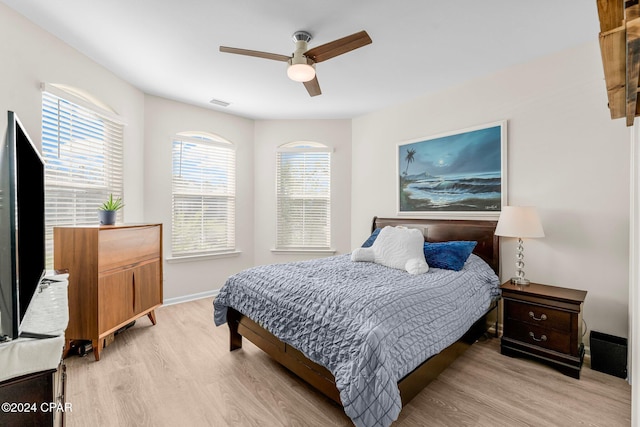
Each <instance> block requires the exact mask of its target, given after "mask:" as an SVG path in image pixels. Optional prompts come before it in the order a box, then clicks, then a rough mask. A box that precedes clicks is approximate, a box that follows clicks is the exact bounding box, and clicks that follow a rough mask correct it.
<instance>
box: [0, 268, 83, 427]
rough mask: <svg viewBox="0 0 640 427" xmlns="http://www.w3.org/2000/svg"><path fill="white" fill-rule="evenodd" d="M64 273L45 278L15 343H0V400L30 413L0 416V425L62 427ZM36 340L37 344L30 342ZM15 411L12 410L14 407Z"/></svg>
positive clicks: (66, 313)
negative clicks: (25, 406) (28, 404)
mask: <svg viewBox="0 0 640 427" xmlns="http://www.w3.org/2000/svg"><path fill="white" fill-rule="evenodd" d="M67 276H68V275H66V274H64V275H57V276H52V277H47V279H49V280H51V279H53V281H52V282H50V283H49V284H48V285H45V286H41V287H40V288H39V290H38V291H37V292H36V294H35V295H34V297H33V301H32V302H31V304H30V305H29V308H28V310H27V312H26V314H25V317H24V319H23V322H22V327H23V329H24V330H25V331H29V332H23V333H22V334H21V335H20V337H19V338H18V339H14V340H10V341H5V342H0V366H1V367H2V369H0V401H1V402H7V403H9V404H11V403H15V404H17V405H18V404H24V403H26V402H29V403H30V404H31V405H32V406H30V409H34V411H22V412H20V411H18V412H16V411H14V412H11V411H6V412H5V411H0V425H63V424H64V411H65V410H70V409H71V408H70V406H69V404H67V403H66V402H65V397H64V386H65V375H66V374H65V365H64V363H63V362H62V350H63V347H64V331H65V329H66V327H67V323H68V322H69V309H68V299H67V287H68V281H67ZM34 338H37V339H34ZM16 408H17V407H16Z"/></svg>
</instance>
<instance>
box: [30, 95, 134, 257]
mask: <svg viewBox="0 0 640 427" xmlns="http://www.w3.org/2000/svg"><path fill="white" fill-rule="evenodd" d="M43 89H44V91H43V93H42V154H43V157H44V160H45V164H46V167H45V218H46V224H45V226H46V233H45V234H46V236H45V238H46V253H47V268H49V269H50V268H53V227H54V226H74V225H94V224H97V223H98V207H99V206H100V205H101V204H102V203H103V202H104V201H105V200H106V199H107V198H108V197H109V194H113V195H114V197H122V194H123V177H122V170H123V128H124V124H123V123H122V122H120V121H118V118H117V116H115V115H113V114H111V113H110V112H108V111H106V110H104V109H103V108H101V107H99V106H97V105H96V106H95V108H93V105H92V103H91V102H86V101H87V99H86V98H85V99H83V98H81V97H79V96H78V95H76V94H73V93H67V92H66V91H65V90H61V89H59V88H58V87H56V86H53V85H45V86H44V87H43ZM118 220H120V221H121V220H122V210H120V211H118Z"/></svg>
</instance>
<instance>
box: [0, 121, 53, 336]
mask: <svg viewBox="0 0 640 427" xmlns="http://www.w3.org/2000/svg"><path fill="white" fill-rule="evenodd" d="M44 219H45V215H44V160H43V159H42V156H41V155H40V152H39V151H38V149H37V148H36V147H35V145H33V142H32V141H31V138H29V135H27V132H26V131H25V129H24V127H23V126H22V123H20V120H19V119H18V117H17V116H16V114H15V113H14V112H13V111H9V112H8V123H7V133H6V138H5V141H4V144H2V147H1V148H0V340H6V339H16V338H18V337H19V336H20V333H21V332H22V330H21V324H22V321H23V319H24V315H25V313H26V312H27V308H28V307H29V303H30V302H31V300H32V298H33V295H34V294H35V292H36V291H37V289H38V287H39V285H40V282H41V281H42V278H43V277H44V273H45V223H44Z"/></svg>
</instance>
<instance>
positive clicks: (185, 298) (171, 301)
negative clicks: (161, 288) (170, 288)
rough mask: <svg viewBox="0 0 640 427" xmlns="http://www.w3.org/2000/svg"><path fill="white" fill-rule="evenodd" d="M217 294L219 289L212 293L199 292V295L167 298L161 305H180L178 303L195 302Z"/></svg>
mask: <svg viewBox="0 0 640 427" xmlns="http://www.w3.org/2000/svg"><path fill="white" fill-rule="evenodd" d="M218 292H220V290H219V289H215V290H213V291H207V292H200V293H197V294H191V295H184V296H181V297H175V298H168V299H165V300H164V301H163V302H162V303H163V305H173V304H180V303H183V302H188V301H195V300H198V299H202V298H210V297H215V296H216V295H218Z"/></svg>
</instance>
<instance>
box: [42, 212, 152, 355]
mask: <svg viewBox="0 0 640 427" xmlns="http://www.w3.org/2000/svg"><path fill="white" fill-rule="evenodd" d="M53 239H54V254H53V255H54V267H55V268H56V269H59V268H66V269H68V270H69V325H68V327H67V330H66V334H65V353H67V352H68V351H69V349H70V346H71V342H72V341H76V340H91V343H92V346H93V353H94V355H95V359H96V361H97V360H100V352H101V351H102V349H103V347H104V340H105V338H106V337H108V336H109V335H110V334H112V333H113V332H115V331H117V330H118V329H120V328H122V327H123V326H125V325H127V324H129V323H131V322H132V321H133V320H135V319H137V318H139V317H141V316H145V315H146V316H148V317H149V320H151V322H152V323H153V324H154V325H155V324H156V318H155V311H154V310H155V309H156V308H157V307H159V306H160V305H162V283H163V281H162V224H145V225H121V226H102V227H98V226H96V227H54V230H53Z"/></svg>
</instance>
